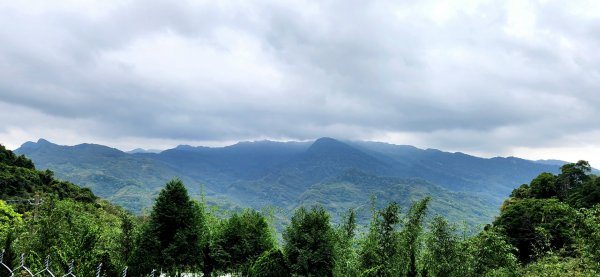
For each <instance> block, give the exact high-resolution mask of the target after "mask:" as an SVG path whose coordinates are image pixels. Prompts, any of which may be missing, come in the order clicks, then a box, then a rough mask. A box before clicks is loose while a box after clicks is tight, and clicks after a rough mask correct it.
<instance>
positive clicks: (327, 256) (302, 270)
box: [283, 207, 335, 276]
mask: <svg viewBox="0 0 600 277" xmlns="http://www.w3.org/2000/svg"><path fill="white" fill-rule="evenodd" d="M283 241H284V253H285V256H286V259H287V261H288V263H289V265H290V269H291V271H292V272H293V273H295V274H299V275H303V276H332V272H333V267H334V262H335V261H334V244H335V238H334V234H333V229H332V228H331V224H330V222H329V214H328V213H327V211H325V209H323V208H322V207H313V208H311V209H310V210H306V208H304V207H301V208H299V209H297V210H296V211H295V212H294V215H293V216H292V219H291V222H290V224H289V225H288V226H287V227H286V228H285V231H284V232H283Z"/></svg>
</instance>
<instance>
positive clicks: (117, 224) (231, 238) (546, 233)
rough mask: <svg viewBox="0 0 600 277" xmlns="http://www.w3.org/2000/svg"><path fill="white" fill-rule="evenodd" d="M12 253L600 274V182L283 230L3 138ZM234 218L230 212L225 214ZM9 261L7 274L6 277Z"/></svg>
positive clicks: (87, 267) (262, 271)
mask: <svg viewBox="0 0 600 277" xmlns="http://www.w3.org/2000/svg"><path fill="white" fill-rule="evenodd" d="M0 199H3V200H5V201H0V242H1V243H2V245H1V246H0V247H1V248H3V249H4V252H3V256H2V262H3V263H4V264H5V265H6V266H7V267H9V268H16V267H18V266H19V256H20V254H21V253H24V254H25V256H24V257H25V260H24V263H25V264H26V265H27V266H28V267H30V268H31V269H32V270H33V271H34V272H37V271H39V270H42V269H43V268H44V266H45V265H44V260H45V258H46V257H47V256H50V260H51V261H52V262H51V264H50V265H49V266H50V267H51V268H52V270H53V271H55V272H67V271H68V267H69V263H70V262H71V260H73V263H74V267H73V268H74V272H73V273H74V274H75V275H77V276H93V275H94V273H95V272H96V271H97V268H98V267H97V266H98V265H99V264H100V263H102V267H101V272H100V273H101V275H102V276H120V274H121V272H122V269H123V268H125V267H127V269H128V274H127V276H148V275H149V274H150V273H151V272H152V271H153V270H156V271H158V272H162V273H164V274H167V275H169V276H180V275H181V274H183V273H198V274H202V275H203V276H220V275H223V274H227V273H230V274H233V275H237V276H565V274H566V275H568V276H597V275H598V274H599V273H600V205H599V203H600V179H599V178H598V177H597V176H595V175H593V174H591V167H590V165H589V164H588V163H587V162H585V161H580V162H577V163H574V164H566V165H564V166H562V167H561V172H560V173H559V174H552V173H542V174H540V175H539V176H537V177H536V178H534V179H533V180H532V181H531V182H530V183H529V184H523V185H521V186H520V187H518V188H516V189H515V190H514V191H513V192H512V193H511V195H510V197H509V198H508V199H506V200H505V201H504V204H503V205H502V206H501V208H500V213H499V215H498V216H497V217H496V219H495V220H494V221H493V222H491V223H490V224H488V225H486V226H482V227H481V228H480V229H477V230H473V229H472V228H469V227H465V226H463V225H460V224H456V223H454V222H449V221H448V220H447V219H445V218H444V217H442V216H440V215H436V214H430V213H429V212H428V205H429V202H430V200H431V199H430V198H428V197H426V198H423V199H421V200H419V201H416V202H414V203H413V204H412V206H411V207H410V208H409V209H407V210H402V209H401V207H400V206H399V205H398V204H397V203H394V202H392V203H388V204H387V205H385V206H384V207H383V208H379V209H378V208H376V207H378V205H376V203H377V199H376V198H374V197H373V198H372V200H371V202H372V203H371V206H372V209H371V212H372V217H371V220H370V222H369V224H368V226H359V225H358V223H357V220H356V212H355V210H353V209H349V210H348V211H347V213H346V215H345V216H344V217H343V220H341V222H339V223H338V224H334V223H332V221H331V218H330V214H329V213H328V212H327V211H326V210H325V209H324V208H322V207H319V206H313V207H301V208H298V209H296V210H295V211H294V213H293V215H292V216H291V219H290V220H289V224H287V225H286V227H285V229H284V231H283V233H282V234H281V237H280V238H279V237H278V235H277V234H276V231H275V229H274V227H273V226H274V216H273V214H272V211H271V210H269V209H265V210H263V211H256V210H252V209H246V210H243V211H241V212H229V213H227V212H223V211H219V210H217V208H215V207H213V206H209V205H208V204H206V201H204V200H203V199H201V200H200V201H197V200H194V199H191V198H190V197H189V195H188V192H187V190H186V188H185V186H184V184H183V182H182V181H181V180H178V179H175V180H171V181H169V182H168V183H167V184H166V185H165V187H164V188H163V189H162V191H161V192H160V194H159V195H158V197H157V198H156V199H155V201H154V206H153V207H152V209H151V210H150V211H147V212H143V213H142V214H140V215H134V214H131V213H130V212H127V211H126V210H124V209H122V208H120V207H118V206H115V205H114V204H111V203H109V202H108V201H106V200H103V199H101V198H98V197H96V196H95V195H94V194H93V193H92V192H91V191H90V190H89V189H85V188H80V187H78V186H76V185H74V184H72V183H69V182H64V181H60V180H57V179H56V178H55V177H54V176H53V173H52V172H51V171H48V170H45V171H39V170H36V168H35V166H34V164H33V163H32V162H31V161H30V160H29V159H28V158H26V157H24V156H22V155H21V156H18V155H15V154H14V153H13V152H12V151H9V150H7V149H5V148H4V147H3V146H1V145H0ZM224 215H225V216H224ZM8 275H9V274H8V271H7V270H6V269H5V268H0V276H8Z"/></svg>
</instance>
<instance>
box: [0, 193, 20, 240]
mask: <svg viewBox="0 0 600 277" xmlns="http://www.w3.org/2000/svg"><path fill="white" fill-rule="evenodd" d="M22 222H23V220H22V219H21V214H19V213H17V212H15V210H13V208H12V206H10V205H8V204H6V202H4V201H2V200H0V238H3V237H4V236H5V235H6V234H7V233H9V232H10V229H12V227H15V226H17V225H19V224H21V223H22Z"/></svg>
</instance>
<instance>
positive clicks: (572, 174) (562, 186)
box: [557, 161, 592, 200]
mask: <svg viewBox="0 0 600 277" xmlns="http://www.w3.org/2000/svg"><path fill="white" fill-rule="evenodd" d="M591 170H592V167H591V166H590V164H589V163H588V162H586V161H578V162H577V163H574V164H573V163H571V164H565V165H563V166H561V167H560V172H561V173H560V174H559V175H558V177H557V183H558V197H559V199H561V200H565V199H566V198H567V197H568V195H569V192H570V191H571V190H572V189H574V188H576V187H578V186H579V185H581V184H583V183H584V182H585V181H587V180H588V179H589V178H590V177H589V175H588V174H589V173H590V172H591Z"/></svg>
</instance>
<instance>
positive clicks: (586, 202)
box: [566, 176, 600, 208]
mask: <svg viewBox="0 0 600 277" xmlns="http://www.w3.org/2000/svg"><path fill="white" fill-rule="evenodd" d="M566 202H567V203H569V205H571V206H573V207H575V208H591V207H592V206H594V205H596V204H599V203H600V178H599V177H597V176H590V178H589V179H588V180H586V181H585V182H583V183H582V184H581V185H579V186H577V187H576V188H575V189H573V190H572V191H571V193H569V196H568V197H567V200H566Z"/></svg>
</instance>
